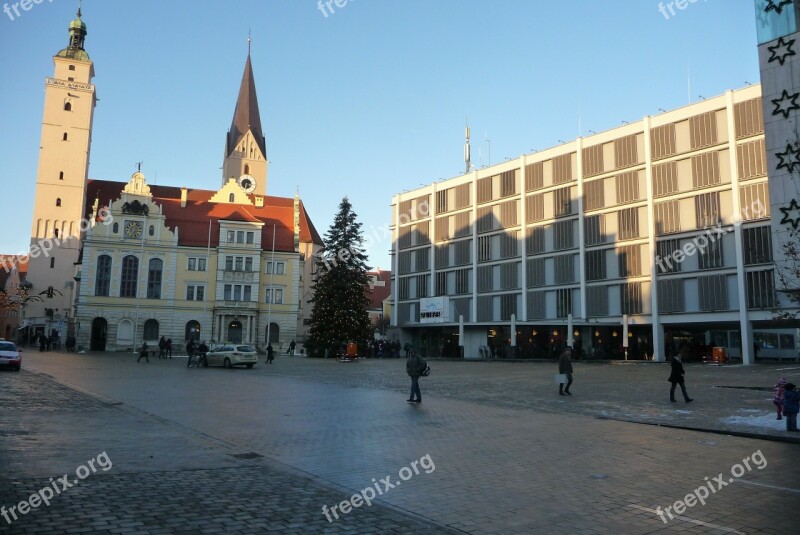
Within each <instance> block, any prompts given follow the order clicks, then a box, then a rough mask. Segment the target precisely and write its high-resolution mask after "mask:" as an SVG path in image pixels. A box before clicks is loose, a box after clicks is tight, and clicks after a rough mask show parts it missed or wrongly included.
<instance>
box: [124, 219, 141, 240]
mask: <svg viewBox="0 0 800 535" xmlns="http://www.w3.org/2000/svg"><path fill="white" fill-rule="evenodd" d="M125 235H126V236H127V237H129V238H138V237H139V236H141V235H142V224H141V223H139V222H138V221H128V222H127V223H125Z"/></svg>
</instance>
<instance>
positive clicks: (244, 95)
mask: <svg viewBox="0 0 800 535" xmlns="http://www.w3.org/2000/svg"><path fill="white" fill-rule="evenodd" d="M267 166H268V162H267V141H266V139H265V138H264V131H263V130H262V128H261V115H260V113H259V111H258V97H257V96H256V82H255V79H254V78H253V65H252V63H251V62H250V54H249V52H248V54H247V63H245V66H244V76H242V85H241V87H240V88H239V98H238V100H237V101H236V111H235V112H234V113H233V122H232V123H231V129H230V130H229V131H228V137H227V140H226V143H225V160H224V162H223V164H222V185H223V186H224V185H225V184H226V183H227V182H228V180H230V179H231V178H233V179H235V180H236V181H237V182H238V183H239V185H240V186H242V188H244V190H245V191H246V192H247V193H255V194H258V195H266V194H267Z"/></svg>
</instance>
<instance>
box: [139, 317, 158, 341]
mask: <svg viewBox="0 0 800 535" xmlns="http://www.w3.org/2000/svg"><path fill="white" fill-rule="evenodd" d="M142 336H143V337H142V340H148V341H155V340H158V322H157V321H156V320H147V321H145V322H144V334H143V335H142Z"/></svg>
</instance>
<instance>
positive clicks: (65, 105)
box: [64, 101, 72, 111]
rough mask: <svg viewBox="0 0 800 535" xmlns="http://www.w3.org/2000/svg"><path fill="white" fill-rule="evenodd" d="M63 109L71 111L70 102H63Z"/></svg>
mask: <svg viewBox="0 0 800 535" xmlns="http://www.w3.org/2000/svg"><path fill="white" fill-rule="evenodd" d="M64 111H72V102H69V101H67V102H65V103H64Z"/></svg>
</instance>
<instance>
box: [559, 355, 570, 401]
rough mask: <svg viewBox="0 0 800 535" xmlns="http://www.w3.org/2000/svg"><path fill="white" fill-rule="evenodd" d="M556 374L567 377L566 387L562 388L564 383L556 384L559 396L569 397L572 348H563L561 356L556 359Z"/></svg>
mask: <svg viewBox="0 0 800 535" xmlns="http://www.w3.org/2000/svg"><path fill="white" fill-rule="evenodd" d="M558 373H561V374H564V375H566V376H567V387H566V388H564V383H558V395H559V396H571V395H572V394H571V393H570V391H569V387H570V385H571V384H572V348H571V347H567V348H564V351H563V352H562V353H561V356H560V357H559V358H558Z"/></svg>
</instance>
